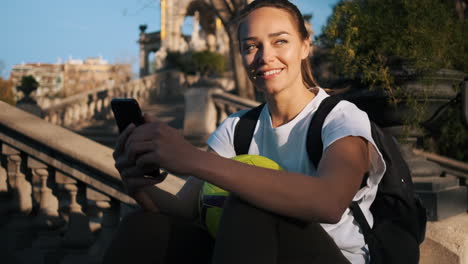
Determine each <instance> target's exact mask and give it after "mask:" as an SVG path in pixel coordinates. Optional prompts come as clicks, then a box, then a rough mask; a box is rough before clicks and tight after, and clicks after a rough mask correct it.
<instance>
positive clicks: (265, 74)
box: [262, 69, 282, 76]
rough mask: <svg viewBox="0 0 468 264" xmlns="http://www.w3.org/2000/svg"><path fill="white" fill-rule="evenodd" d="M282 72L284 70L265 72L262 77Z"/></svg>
mask: <svg viewBox="0 0 468 264" xmlns="http://www.w3.org/2000/svg"><path fill="white" fill-rule="evenodd" d="M281 71H282V69H278V70H271V71H266V72H263V73H262V75H263V76H269V75H272V74H278V73H280V72H281Z"/></svg>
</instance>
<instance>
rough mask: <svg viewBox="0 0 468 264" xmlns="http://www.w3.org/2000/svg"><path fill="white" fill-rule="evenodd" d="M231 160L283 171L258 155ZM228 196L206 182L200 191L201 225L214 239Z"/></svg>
mask: <svg viewBox="0 0 468 264" xmlns="http://www.w3.org/2000/svg"><path fill="white" fill-rule="evenodd" d="M232 159H233V160H236V161H239V162H242V163H246V164H250V165H253V166H258V167H263V168H268V169H273V170H283V169H282V168H281V166H280V165H278V163H276V162H274V161H273V160H271V159H269V158H266V157H263V156H259V155H249V154H246V155H239V156H235V157H233V158H232ZM228 195H229V192H227V191H225V190H223V189H221V188H219V187H218V186H216V185H213V184H211V183H208V182H205V183H204V184H203V187H202V189H201V193H200V203H199V210H200V218H201V223H202V224H203V225H205V227H206V228H207V230H208V232H209V233H210V234H211V236H212V237H214V238H216V236H217V234H218V227H219V221H220V219H221V215H222V214H223V206H224V202H225V201H226V198H227V196H228Z"/></svg>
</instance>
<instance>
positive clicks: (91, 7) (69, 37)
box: [0, 0, 337, 78]
mask: <svg viewBox="0 0 468 264" xmlns="http://www.w3.org/2000/svg"><path fill="white" fill-rule="evenodd" d="M292 2H293V3H295V4H296V5H297V6H298V7H299V9H300V10H301V11H302V13H303V14H306V13H313V14H314V17H313V19H312V24H313V28H314V30H315V31H316V32H318V31H320V29H321V27H322V25H323V24H324V23H325V22H326V19H327V17H328V16H329V15H330V13H331V7H332V6H333V5H334V3H336V2H337V0H326V1H317V0H314V1H311V0H292ZM159 12H160V5H159V1H158V0H80V1H77V0H2V1H0V36H1V40H0V63H2V64H3V69H0V70H2V72H0V75H1V76H2V77H4V78H7V77H8V75H9V71H10V70H11V67H12V66H13V65H15V64H21V63H23V62H25V63H28V62H41V63H56V62H57V60H58V58H61V59H62V61H65V60H67V59H68V58H69V57H70V56H72V57H73V58H77V59H85V58H87V57H96V56H103V58H104V59H106V60H107V61H109V62H111V63H115V62H120V63H122V62H123V63H131V64H132V65H133V69H134V71H136V69H137V66H136V65H137V63H138V44H137V43H136V41H137V39H138V34H139V29H138V26H139V25H140V24H147V25H148V29H147V32H152V31H157V30H159V29H160V17H159ZM189 23H190V20H188V22H187V23H186V27H187V28H189V29H191V27H190V25H189Z"/></svg>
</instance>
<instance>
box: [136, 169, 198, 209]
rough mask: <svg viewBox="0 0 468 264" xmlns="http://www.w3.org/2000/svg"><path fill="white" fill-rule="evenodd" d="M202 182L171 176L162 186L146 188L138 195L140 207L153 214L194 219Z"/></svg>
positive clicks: (190, 178)
mask: <svg viewBox="0 0 468 264" xmlns="http://www.w3.org/2000/svg"><path fill="white" fill-rule="evenodd" d="M202 183H203V182H202V181H200V180H199V179H196V178H194V177H189V178H188V179H187V181H186V182H185V183H184V180H182V179H180V178H178V177H176V176H173V175H171V174H169V175H168V176H167V178H166V179H165V180H164V181H163V182H162V183H160V184H157V185H154V186H147V187H144V188H143V189H142V190H141V191H140V192H139V193H138V194H137V195H135V200H137V202H138V204H140V206H141V207H142V208H143V209H145V210H148V211H151V212H161V213H163V214H167V215H174V216H181V217H185V218H194V217H195V216H196V215H197V210H198V195H199V192H200V188H201V185H202Z"/></svg>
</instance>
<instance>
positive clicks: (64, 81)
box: [10, 57, 132, 97]
mask: <svg viewBox="0 0 468 264" xmlns="http://www.w3.org/2000/svg"><path fill="white" fill-rule="evenodd" d="M28 75H32V76H33V77H34V78H35V79H36V81H37V82H38V83H39V88H38V89H37V91H36V94H35V95H36V97H44V96H49V97H66V96H70V95H73V94H77V93H81V92H85V91H89V90H92V89H95V88H98V87H102V86H104V85H116V84H119V83H124V82H128V81H129V80H130V79H131V77H132V70H131V65H130V64H109V63H108V62H107V61H105V60H103V59H102V58H100V57H95V58H87V59H86V60H77V59H70V60H68V61H67V62H65V63H64V64H44V63H28V64H21V65H15V66H14V67H13V69H12V70H11V72H10V80H11V81H12V82H13V85H14V87H17V86H19V85H21V79H22V78H23V77H24V76H28Z"/></svg>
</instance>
